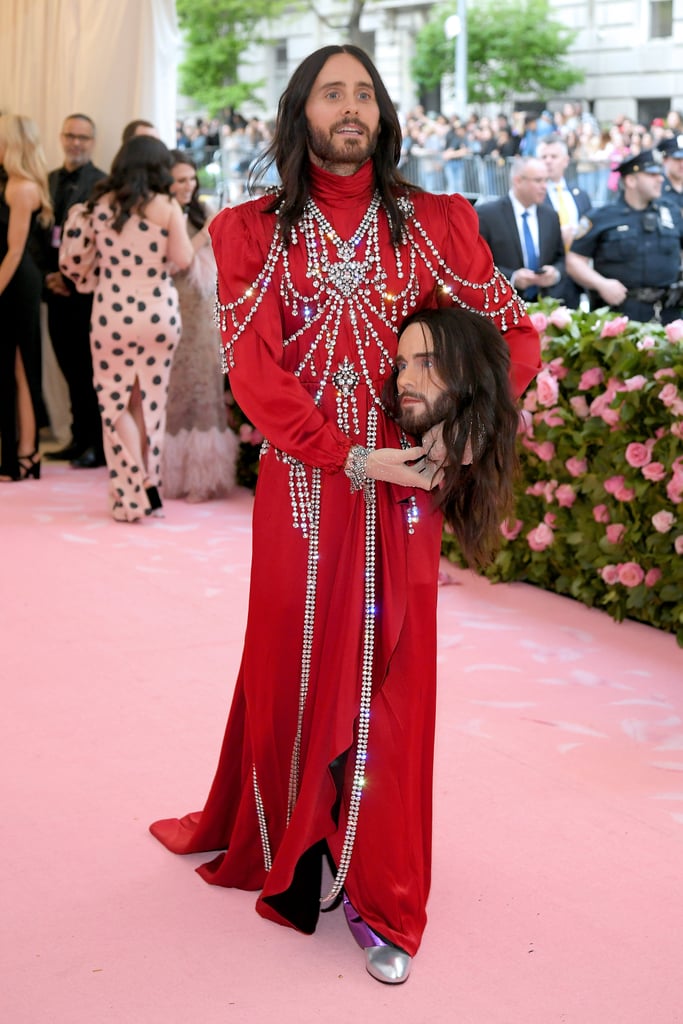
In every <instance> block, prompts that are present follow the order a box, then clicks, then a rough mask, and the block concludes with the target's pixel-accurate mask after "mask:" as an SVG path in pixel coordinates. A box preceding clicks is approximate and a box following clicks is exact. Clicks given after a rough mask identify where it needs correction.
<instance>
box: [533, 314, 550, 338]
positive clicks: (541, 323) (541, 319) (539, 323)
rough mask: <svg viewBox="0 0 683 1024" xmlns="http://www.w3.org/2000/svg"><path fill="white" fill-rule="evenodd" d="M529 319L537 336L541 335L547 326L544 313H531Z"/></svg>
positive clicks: (546, 318)
mask: <svg viewBox="0 0 683 1024" xmlns="http://www.w3.org/2000/svg"><path fill="white" fill-rule="evenodd" d="M529 319H530V320H531V322H532V324H533V325H534V327H535V328H536V330H537V331H538V333H539V334H543V332H544V331H545V329H546V327H547V326H548V317H547V316H546V315H545V313H531V314H530V315H529Z"/></svg>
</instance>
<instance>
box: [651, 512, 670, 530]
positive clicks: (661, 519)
mask: <svg viewBox="0 0 683 1024" xmlns="http://www.w3.org/2000/svg"><path fill="white" fill-rule="evenodd" d="M675 522H676V516H675V515H674V514H673V512H667V511H666V510H665V509H661V510H660V511H659V512H655V514H654V515H653V517H652V525H653V526H654V528H655V530H656V531H657V533H668V532H669V530H670V529H671V527H672V526H673V524H674V523H675Z"/></svg>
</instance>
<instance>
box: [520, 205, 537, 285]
mask: <svg viewBox="0 0 683 1024" xmlns="http://www.w3.org/2000/svg"><path fill="white" fill-rule="evenodd" d="M522 234H523V236H524V248H525V249H526V265H527V267H528V269H529V270H538V253H537V252H536V246H535V245H534V240H533V238H532V237H531V230H530V228H529V211H528V210H525V211H524V213H523V214H522ZM537 295H538V288H527V289H526V291H525V292H524V298H525V299H535V298H536V296H537Z"/></svg>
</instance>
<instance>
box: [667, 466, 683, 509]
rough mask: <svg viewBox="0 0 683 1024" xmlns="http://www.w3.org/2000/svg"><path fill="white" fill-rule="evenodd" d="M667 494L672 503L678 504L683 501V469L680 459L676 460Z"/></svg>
mask: <svg viewBox="0 0 683 1024" xmlns="http://www.w3.org/2000/svg"><path fill="white" fill-rule="evenodd" d="M666 496H667V498H668V499H669V501H670V502H671V503H672V505H678V504H680V502H681V501H683V469H681V467H680V465H679V464H678V460H676V461H675V462H674V466H673V473H672V475H671V479H670V480H669V482H668V484H667V485H666Z"/></svg>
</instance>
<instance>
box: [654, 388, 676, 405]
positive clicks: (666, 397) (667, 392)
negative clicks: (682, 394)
mask: <svg viewBox="0 0 683 1024" xmlns="http://www.w3.org/2000/svg"><path fill="white" fill-rule="evenodd" d="M658 397H659V399H660V401H661V402H663V403H664V405H673V404H674V402H675V401H676V399H677V398H678V388H677V387H676V385H675V384H665V385H664V387H663V388H662V390H661V391H660V392H659V396H658Z"/></svg>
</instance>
